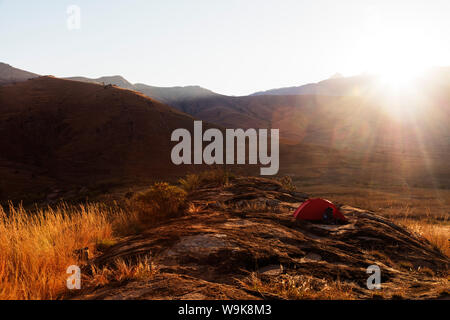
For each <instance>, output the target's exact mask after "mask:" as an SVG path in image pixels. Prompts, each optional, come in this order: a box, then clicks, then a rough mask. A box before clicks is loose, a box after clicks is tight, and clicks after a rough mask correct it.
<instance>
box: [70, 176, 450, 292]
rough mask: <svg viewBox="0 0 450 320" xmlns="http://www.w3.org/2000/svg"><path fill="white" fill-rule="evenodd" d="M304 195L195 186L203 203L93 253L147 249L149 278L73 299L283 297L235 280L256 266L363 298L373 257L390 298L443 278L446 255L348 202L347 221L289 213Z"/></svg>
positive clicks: (273, 186) (269, 275) (263, 183)
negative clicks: (152, 266) (345, 286)
mask: <svg viewBox="0 0 450 320" xmlns="http://www.w3.org/2000/svg"><path fill="white" fill-rule="evenodd" d="M306 198H307V196H306V195H303V194H300V193H294V192H289V191H287V190H283V188H282V186H281V185H280V184H278V183H277V182H274V181H272V180H266V179H261V178H238V179H236V180H234V181H233V182H232V183H231V185H228V186H224V187H214V186H211V187H207V188H204V189H200V190H197V191H195V192H193V193H191V194H190V201H192V203H194V204H195V205H197V206H201V208H200V210H196V211H195V213H187V214H186V215H185V216H183V217H181V218H178V219H173V220H170V221H167V222H165V223H162V224H161V225H158V226H154V227H152V228H150V229H148V230H147V231H146V232H144V233H142V234H139V235H137V236H133V237H130V238H127V239H124V240H123V241H122V242H120V243H118V244H117V245H115V246H113V247H111V248H109V249H108V250H107V251H106V252H105V253H104V254H103V255H102V256H99V257H98V258H96V259H95V260H94V261H92V263H93V264H95V265H96V266H98V267H102V266H105V265H108V264H111V263H112V262H113V261H114V260H115V259H117V258H123V259H125V260H129V261H133V260H135V259H136V258H137V257H139V256H144V255H151V257H152V259H153V261H154V262H155V263H156V264H157V265H158V267H159V273H158V274H157V275H156V276H155V277H154V278H153V279H151V280H133V281H128V282H126V283H123V284H116V285H106V286H104V287H101V288H95V289H89V290H87V291H84V292H83V294H82V295H80V296H78V297H76V298H77V299H261V298H281V297H276V296H273V295H270V294H269V293H267V294H265V293H264V292H256V291H252V290H251V289H248V288H246V287H244V286H242V281H245V279H247V278H248V277H249V275H250V274H251V273H256V274H257V275H258V276H259V277H260V278H261V279H262V280H266V281H277V279H278V278H279V277H281V276H283V275H286V274H287V275H292V276H310V277H313V278H317V279H319V280H325V281H335V280H337V279H339V281H342V282H345V283H351V284H352V285H353V286H354V292H355V297H356V298H362V299H364V298H370V297H373V296H374V292H373V291H370V290H368V289H367V287H366V283H367V278H368V276H369V275H368V274H367V273H366V270H367V267H368V266H370V265H374V264H375V265H378V266H379V267H380V268H381V277H382V286H383V289H382V290H379V291H383V297H392V296H394V297H395V295H396V294H397V292H398V288H400V287H401V288H402V292H403V296H404V297H407V298H415V299H421V298H437V297H440V296H442V295H443V294H444V293H443V292H442V286H441V287H439V288H440V289H439V288H438V286H437V283H438V280H437V279H446V278H447V279H448V274H449V273H448V268H449V258H448V257H447V256H445V255H443V254H442V253H441V252H440V251H439V250H437V249H435V248H434V247H433V246H432V245H431V244H430V243H429V242H428V241H427V240H425V239H422V238H419V237H418V236H416V235H413V234H411V233H410V232H409V231H407V230H406V229H404V228H402V227H400V226H398V225H396V224H394V223H392V222H391V221H389V220H387V219H385V218H383V217H382V216H379V215H377V214H375V213H373V212H369V211H365V210H361V209H357V208H352V207H349V206H344V207H342V208H341V210H342V212H343V213H344V215H345V216H346V217H347V218H348V219H349V223H348V224H345V225H322V224H314V223H309V222H300V221H296V220H295V219H294V218H293V217H292V214H293V211H294V210H295V208H296V207H298V206H299V205H300V204H301V202H302V201H304V200H305V199H306ZM275 200H276V206H273V204H275ZM264 202H265V203H264ZM262 203H263V204H262ZM405 266H407V267H405ZM424 269H425V270H428V273H431V274H430V275H426V274H425V273H423V272H421V271H420V270H424ZM439 281H442V280H439ZM439 283H440V284H442V282H439ZM447 284H448V282H447Z"/></svg>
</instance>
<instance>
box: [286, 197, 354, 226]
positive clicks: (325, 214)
mask: <svg viewBox="0 0 450 320" xmlns="http://www.w3.org/2000/svg"><path fill="white" fill-rule="evenodd" d="M294 217H295V218H296V219H298V220H310V221H326V222H328V221H347V219H346V218H345V217H344V215H343V214H342V213H341V212H340V211H339V209H338V208H337V207H336V206H335V205H334V204H333V203H332V202H331V201H328V200H325V199H309V200H307V201H305V202H304V203H303V204H302V205H301V206H300V207H299V208H298V209H297V210H295V212H294Z"/></svg>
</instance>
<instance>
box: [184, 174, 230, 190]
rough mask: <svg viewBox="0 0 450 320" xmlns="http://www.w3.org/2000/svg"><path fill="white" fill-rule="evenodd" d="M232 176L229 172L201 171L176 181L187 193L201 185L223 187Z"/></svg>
mask: <svg viewBox="0 0 450 320" xmlns="http://www.w3.org/2000/svg"><path fill="white" fill-rule="evenodd" d="M233 178H234V176H233V175H232V174H230V173H229V172H225V171H224V170H221V169H213V170H208V171H203V172H201V173H198V174H188V175H187V176H186V178H184V179H180V180H178V182H179V183H180V184H181V187H182V188H183V189H184V190H186V191H188V192H191V191H194V190H197V189H198V188H200V187H201V186H203V185H210V184H212V185H217V186H223V185H226V184H228V183H229V181H230V180H232V179H233Z"/></svg>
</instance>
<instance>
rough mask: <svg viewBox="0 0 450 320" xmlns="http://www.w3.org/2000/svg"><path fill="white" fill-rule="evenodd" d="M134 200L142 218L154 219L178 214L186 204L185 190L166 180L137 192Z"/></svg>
mask: <svg viewBox="0 0 450 320" xmlns="http://www.w3.org/2000/svg"><path fill="white" fill-rule="evenodd" d="M134 200H135V202H136V204H137V205H138V208H139V209H140V214H141V218H142V220H143V221H144V222H145V221H149V220H150V221H155V220H156V219H160V218H172V217H176V216H178V215H179V214H180V213H181V212H182V211H183V210H184V209H185V206H186V191H184V190H183V189H181V188H178V187H176V186H171V185H169V184H168V183H166V182H158V183H155V184H154V185H153V186H151V187H150V188H149V189H148V190H147V191H144V192H141V193H139V194H138V195H137V196H136V197H135V198H134Z"/></svg>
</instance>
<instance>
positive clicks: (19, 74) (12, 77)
mask: <svg viewBox="0 0 450 320" xmlns="http://www.w3.org/2000/svg"><path fill="white" fill-rule="evenodd" d="M38 76H39V75H37V74H35V73H31V72H28V71H24V70H20V69H17V68H14V67H12V66H10V65H9V64H6V63H1V62H0V85H2V84H7V83H12V82H21V81H26V80H28V79H31V78H36V77H38Z"/></svg>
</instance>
